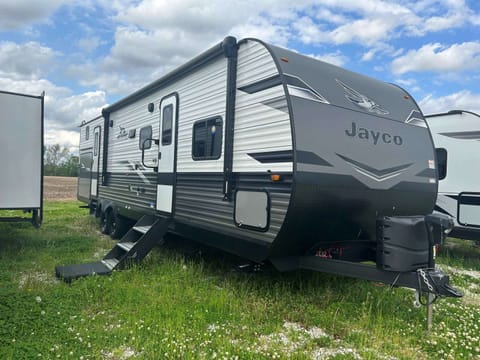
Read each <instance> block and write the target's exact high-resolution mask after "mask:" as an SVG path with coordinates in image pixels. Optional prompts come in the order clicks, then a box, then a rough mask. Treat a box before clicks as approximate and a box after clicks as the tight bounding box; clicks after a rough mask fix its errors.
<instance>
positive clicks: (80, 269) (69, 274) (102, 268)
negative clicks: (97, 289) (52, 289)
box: [55, 262, 112, 283]
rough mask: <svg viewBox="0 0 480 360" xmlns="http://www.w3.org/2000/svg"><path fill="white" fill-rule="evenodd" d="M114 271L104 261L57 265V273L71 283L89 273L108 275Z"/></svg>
mask: <svg viewBox="0 0 480 360" xmlns="http://www.w3.org/2000/svg"><path fill="white" fill-rule="evenodd" d="M111 272H112V270H111V269H110V268H108V267H107V266H106V265H105V264H103V263H102V262H95V263H88V264H79V265H68V266H57V267H56V268H55V275H56V276H57V277H58V278H59V279H62V280H63V281H65V282H67V283H70V282H72V280H75V279H78V278H81V277H84V276H89V275H108V274H110V273H111Z"/></svg>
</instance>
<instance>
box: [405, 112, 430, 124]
mask: <svg viewBox="0 0 480 360" xmlns="http://www.w3.org/2000/svg"><path fill="white" fill-rule="evenodd" d="M405 123H407V124H411V125H415V126H420V127H424V128H426V127H427V123H426V122H425V120H423V115H422V113H421V112H420V111H418V110H415V109H413V110H412V111H411V112H410V115H408V117H407V120H405Z"/></svg>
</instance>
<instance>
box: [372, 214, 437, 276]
mask: <svg viewBox="0 0 480 360" xmlns="http://www.w3.org/2000/svg"><path fill="white" fill-rule="evenodd" d="M429 249H430V244H429V236H428V230H427V226H426V223H425V218H424V217H423V216H396V217H387V216H386V217H383V218H381V219H378V220H377V268H379V269H381V270H386V271H396V272H407V271H416V270H417V269H419V268H426V267H428V259H429Z"/></svg>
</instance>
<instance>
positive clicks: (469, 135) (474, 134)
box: [439, 131, 480, 140]
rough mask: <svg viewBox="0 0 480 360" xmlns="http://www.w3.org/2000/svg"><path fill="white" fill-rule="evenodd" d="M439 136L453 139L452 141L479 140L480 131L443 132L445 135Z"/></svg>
mask: <svg viewBox="0 0 480 360" xmlns="http://www.w3.org/2000/svg"><path fill="white" fill-rule="evenodd" d="M439 134H440V135H443V136H447V137H450V138H454V139H461V140H480V131H457V132H445V133H439Z"/></svg>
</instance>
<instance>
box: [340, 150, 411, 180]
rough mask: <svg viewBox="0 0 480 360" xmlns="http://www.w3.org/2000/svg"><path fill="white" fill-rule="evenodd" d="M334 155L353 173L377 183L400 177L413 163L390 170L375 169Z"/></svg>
mask: <svg viewBox="0 0 480 360" xmlns="http://www.w3.org/2000/svg"><path fill="white" fill-rule="evenodd" d="M336 155H337V156H338V157H340V158H341V159H343V160H344V161H346V162H347V163H348V164H350V165H351V166H352V167H353V169H354V170H355V171H357V172H358V173H360V174H362V175H364V176H366V177H368V178H370V179H373V180H375V181H377V182H382V181H385V180H389V179H392V178H394V177H396V176H398V175H400V174H401V173H402V171H403V170H405V169H407V168H408V167H410V166H411V165H413V163H409V164H404V165H398V166H394V167H390V168H387V169H376V168H374V167H372V166H369V165H367V164H363V163H361V162H359V161H356V160H353V159H350V158H348V157H346V156H343V155H340V154H337V153H336Z"/></svg>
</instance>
